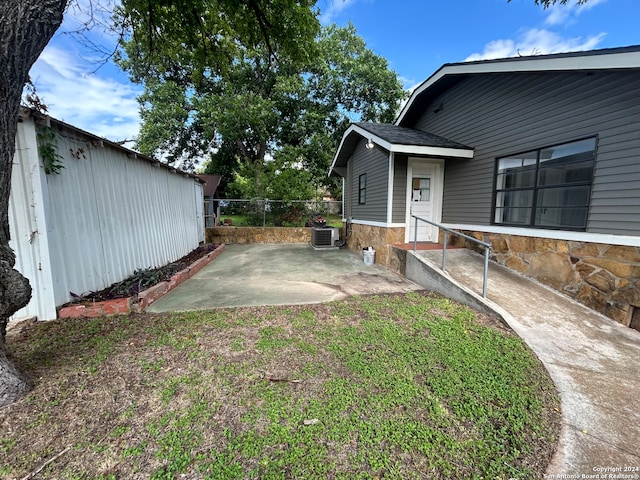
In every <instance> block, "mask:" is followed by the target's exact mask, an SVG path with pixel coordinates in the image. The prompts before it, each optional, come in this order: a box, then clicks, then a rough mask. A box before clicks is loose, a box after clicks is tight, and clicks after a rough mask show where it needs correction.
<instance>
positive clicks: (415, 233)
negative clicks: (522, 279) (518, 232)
mask: <svg viewBox="0 0 640 480" xmlns="http://www.w3.org/2000/svg"><path fill="white" fill-rule="evenodd" d="M411 217H412V218H415V219H416V221H415V228H414V229H413V253H414V254H415V253H416V250H417V248H418V220H420V221H422V222H425V223H428V224H430V225H433V226H434V227H437V228H440V229H442V230H443V231H444V234H443V244H442V271H443V272H446V271H447V269H446V264H447V232H451V233H453V234H454V235H459V236H461V237H463V238H466V239H467V240H471V241H472V242H474V243H477V244H478V245H482V246H483V247H484V276H483V279H482V298H487V283H488V279H489V250H491V244H490V243H487V242H482V241H480V240H478V239H477V238H473V237H470V236H469V235H465V234H464V233H460V232H457V231H455V230H452V229H450V228H448V227H445V226H444V225H440V224H439V223H435V222H432V221H431V220H427V219H426V218H422V217H418V216H416V215H413V214H411Z"/></svg>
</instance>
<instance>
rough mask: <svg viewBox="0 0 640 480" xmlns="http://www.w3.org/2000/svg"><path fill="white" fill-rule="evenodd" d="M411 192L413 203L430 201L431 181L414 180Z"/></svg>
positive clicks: (428, 179)
mask: <svg viewBox="0 0 640 480" xmlns="http://www.w3.org/2000/svg"><path fill="white" fill-rule="evenodd" d="M412 190H413V195H412V199H413V201H414V202H428V201H429V200H431V179H430V178H414V179H413V188H412Z"/></svg>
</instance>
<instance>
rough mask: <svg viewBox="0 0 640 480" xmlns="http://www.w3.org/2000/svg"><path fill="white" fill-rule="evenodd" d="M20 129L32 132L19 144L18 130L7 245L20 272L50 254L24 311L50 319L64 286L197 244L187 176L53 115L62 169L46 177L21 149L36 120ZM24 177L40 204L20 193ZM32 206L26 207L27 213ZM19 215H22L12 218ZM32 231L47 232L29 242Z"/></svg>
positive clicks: (76, 287)
mask: <svg viewBox="0 0 640 480" xmlns="http://www.w3.org/2000/svg"><path fill="white" fill-rule="evenodd" d="M20 128H21V129H22V130H24V132H27V135H28V134H29V132H31V133H30V135H31V137H32V141H31V144H29V148H26V149H25V147H24V145H23V144H24V143H25V140H24V132H23V133H21V135H22V136H19V137H18V143H19V145H21V150H19V152H18V153H17V154H16V163H17V165H16V166H14V169H16V170H18V171H22V172H23V173H24V175H14V178H15V182H19V183H20V182H21V183H24V186H20V185H19V184H18V185H16V186H15V187H13V190H12V193H11V200H12V208H13V210H12V212H13V213H12V229H13V230H14V231H15V232H16V234H14V238H15V239H16V243H15V245H12V246H13V247H14V249H15V250H16V251H18V252H20V254H19V256H18V268H19V270H20V271H22V272H27V271H29V269H30V268H32V267H30V265H33V264H34V263H35V262H36V261H38V260H41V259H43V258H44V259H45V260H46V261H47V262H49V261H50V266H51V268H50V271H51V272H52V273H51V275H50V277H49V278H48V279H45V280H44V281H43V282H41V283H40V284H39V285H36V284H35V283H34V282H33V281H32V286H33V287H34V295H33V299H32V302H31V303H30V304H29V306H28V308H30V309H31V310H28V311H29V314H36V315H38V317H39V318H40V319H43V320H44V319H51V318H55V306H56V305H61V304H63V303H65V302H67V301H69V300H71V295H70V293H69V292H74V293H77V294H81V293H84V292H88V291H92V290H100V289H102V288H105V287H107V286H109V285H111V284H112V283H114V282H117V281H120V280H123V279H124V278H126V277H127V276H129V275H131V274H132V273H133V272H134V270H137V269H143V268H153V267H159V266H161V265H164V264H166V263H169V262H172V261H174V260H176V259H178V258H180V257H181V256H183V255H185V254H186V253H188V252H190V251H191V250H193V249H194V248H196V247H197V246H198V243H199V241H200V238H199V237H200V235H199V228H198V223H197V207H198V206H197V202H196V195H195V194H194V192H195V191H196V187H195V185H196V181H195V180H194V179H193V178H190V177H188V176H185V175H183V174H180V173H174V172H171V171H170V170H168V169H166V168H163V167H157V166H154V165H153V164H152V163H150V162H147V161H145V160H142V159H136V158H129V157H128V156H127V153H126V152H125V151H121V150H117V149H114V148H111V147H109V146H108V145H106V146H104V147H103V146H101V145H100V142H95V141H92V139H91V138H89V137H86V136H85V135H83V134H82V133H81V132H77V131H75V130H71V129H68V128H66V127H64V125H59V124H57V123H55V122H53V128H54V131H55V132H56V144H57V151H58V153H59V154H60V155H61V156H62V164H63V165H64V169H62V170H61V171H60V173H59V174H57V175H55V174H51V175H46V176H45V175H44V173H43V171H42V169H41V168H40V166H39V160H38V158H37V153H36V157H35V167H33V166H32V168H31V171H29V172H27V171H26V170H25V167H24V166H25V165H26V164H25V163H24V162H25V159H24V158H23V157H24V153H20V152H26V151H30V152H31V153H33V151H34V148H35V127H34V124H33V121H32V120H31V119H26V120H25V121H24V122H23V123H22V124H21V127H20ZM29 149H31V150H29ZM18 167H22V168H18ZM16 170H14V172H15V171H16ZM31 182H36V183H35V185H36V187H37V182H41V187H42V191H43V192H44V193H43V194H42V197H43V200H42V202H41V203H42V204H38V202H37V201H36V202H33V201H31V199H30V198H29V197H28V196H27V194H28V192H29V188H32V189H33V187H32V186H29V184H30V183H31ZM36 191H37V189H36ZM198 191H200V190H198ZM24 192H27V194H25V193H24ZM31 205H34V207H33V210H34V212H35V213H33V212H32V213H33V214H32V213H29V208H30V206H31ZM27 215H32V217H33V218H36V219H37V218H39V217H38V215H40V217H41V218H42V221H41V223H42V224H38V225H35V226H33V225H31V224H29V223H28V222H27V221H26V220H24V219H25V218H27V217H26V216H27ZM18 217H19V218H22V219H23V220H22V221H20V222H18V221H16V218H18ZM29 218H31V217H29ZM45 218H46V221H45V220H44V219H45ZM30 221H31V222H32V220H30ZM45 223H46V224H45ZM31 231H37V232H39V233H40V234H43V232H44V234H46V235H40V236H36V237H35V238H36V239H37V240H39V242H33V243H30V242H29V236H28V235H29V234H30V233H31ZM34 259H35V260H34ZM49 259H50V260H49ZM47 287H48V292H49V297H50V298H49V300H48V301H45V302H44V304H42V303H43V302H41V301H40V299H39V297H38V295H39V293H38V292H40V291H42V290H43V291H47ZM32 307H33V308H32ZM45 307H46V308H45ZM52 312H53V313H52ZM16 316H17V315H16Z"/></svg>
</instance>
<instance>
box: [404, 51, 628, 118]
mask: <svg viewBox="0 0 640 480" xmlns="http://www.w3.org/2000/svg"><path fill="white" fill-rule="evenodd" d="M613 50H614V51H613V52H612V53H601V54H593V53H589V52H581V53H583V54H582V55H580V54H579V53H575V52H574V53H571V54H554V55H544V56H531V57H515V58H509V59H504V58H503V59H497V60H481V61H476V62H464V63H449V64H445V65H443V66H442V67H440V68H439V69H438V70H436V72H435V73H434V74H433V75H431V76H430V77H429V78H427V79H426V80H425V81H424V82H423V83H422V84H420V85H419V86H418V87H417V88H416V89H415V90H414V91H413V93H412V94H411V96H410V97H409V100H408V101H407V103H406V104H405V106H404V107H403V108H402V110H401V111H400V114H399V115H398V118H396V121H395V122H394V123H395V125H400V124H401V123H402V121H403V120H404V118H405V117H406V115H407V113H408V112H409V110H411V106H412V104H413V103H414V101H415V100H416V98H417V97H419V96H420V95H422V94H423V93H425V92H426V91H428V90H429V89H430V88H432V87H433V86H434V85H435V84H436V83H438V82H439V81H440V80H442V79H443V78H445V77H447V76H454V75H478V74H492V73H524V72H559V71H581V70H620V69H632V68H640V51H638V49H636V48H631V49H628V50H624V49H623V51H615V49H613Z"/></svg>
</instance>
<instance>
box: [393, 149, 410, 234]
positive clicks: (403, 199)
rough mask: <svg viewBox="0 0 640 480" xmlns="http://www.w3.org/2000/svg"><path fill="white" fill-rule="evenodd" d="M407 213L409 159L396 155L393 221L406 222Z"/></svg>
mask: <svg viewBox="0 0 640 480" xmlns="http://www.w3.org/2000/svg"><path fill="white" fill-rule="evenodd" d="M406 213H407V157H406V156H404V155H397V154H396V155H395V158H394V165H393V206H392V211H391V221H392V222H393V223H404V222H406Z"/></svg>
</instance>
